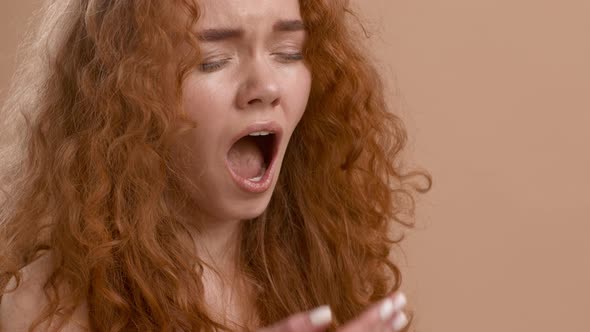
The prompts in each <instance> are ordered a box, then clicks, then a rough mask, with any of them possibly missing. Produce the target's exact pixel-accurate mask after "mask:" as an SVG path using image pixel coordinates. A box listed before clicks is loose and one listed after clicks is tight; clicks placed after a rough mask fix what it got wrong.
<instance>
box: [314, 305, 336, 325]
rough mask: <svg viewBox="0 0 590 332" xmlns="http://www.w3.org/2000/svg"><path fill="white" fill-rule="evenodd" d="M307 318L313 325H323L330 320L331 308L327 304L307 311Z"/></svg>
mask: <svg viewBox="0 0 590 332" xmlns="http://www.w3.org/2000/svg"><path fill="white" fill-rule="evenodd" d="M309 320H310V321H311V325H313V326H324V325H326V324H328V323H330V322H331V321H332V309H330V306H327V305H323V306H321V307H317V308H316V309H314V310H312V311H311V312H310V313H309Z"/></svg>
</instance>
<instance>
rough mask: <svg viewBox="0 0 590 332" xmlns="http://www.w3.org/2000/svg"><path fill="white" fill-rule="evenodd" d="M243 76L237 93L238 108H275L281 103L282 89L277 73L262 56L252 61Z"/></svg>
mask: <svg viewBox="0 0 590 332" xmlns="http://www.w3.org/2000/svg"><path fill="white" fill-rule="evenodd" d="M243 77H244V79H243V81H242V83H241V84H240V86H239V89H238V95H237V104H238V108H240V109H248V108H253V107H258V108H266V107H270V108H274V107H275V106H277V105H279V104H280V94H281V91H280V86H279V82H278V81H277V79H276V73H275V72H274V69H273V68H272V66H271V65H270V64H268V63H267V62H266V61H265V60H264V59H263V58H262V57H257V58H253V59H252V61H250V63H249V64H248V65H247V68H246V69H245V75H244V76H243Z"/></svg>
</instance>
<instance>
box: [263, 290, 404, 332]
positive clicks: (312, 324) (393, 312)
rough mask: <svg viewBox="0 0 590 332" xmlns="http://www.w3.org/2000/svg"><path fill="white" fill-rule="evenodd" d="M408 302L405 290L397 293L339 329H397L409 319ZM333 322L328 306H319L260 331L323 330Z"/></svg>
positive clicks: (387, 331)
mask: <svg viewBox="0 0 590 332" xmlns="http://www.w3.org/2000/svg"><path fill="white" fill-rule="evenodd" d="M405 305H406V297H405V295H404V294H403V293H401V292H398V293H394V294H393V295H391V296H388V297H387V298H385V299H384V300H382V301H380V302H379V303H377V304H374V305H372V306H371V307H369V308H368V309H367V310H365V311H364V312H363V313H362V314H361V315H360V316H359V317H358V318H356V319H354V320H352V321H350V322H348V323H346V324H345V325H344V326H341V327H340V328H339V329H338V332H367V331H371V332H397V331H401V329H403V328H404V327H405V326H406V325H407V324H408V318H407V317H406V315H405V314H404V312H403V311H402V309H403V308H404V307H405ZM331 322H332V311H331V310H330V307H328V306H321V307H318V308H316V309H314V310H312V311H310V312H300V313H297V314H294V315H292V316H290V317H288V318H287V319H285V320H282V321H280V322H278V323H277V324H274V325H272V326H269V327H266V328H263V329H261V330H259V331H258V332H321V331H324V330H326V328H327V327H328V326H329V325H330V323H331Z"/></svg>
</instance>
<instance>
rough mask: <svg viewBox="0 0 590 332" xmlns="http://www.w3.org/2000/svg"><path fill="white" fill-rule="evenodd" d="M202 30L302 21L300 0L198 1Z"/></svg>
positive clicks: (199, 22) (199, 23)
mask: <svg viewBox="0 0 590 332" xmlns="http://www.w3.org/2000/svg"><path fill="white" fill-rule="evenodd" d="M197 3H198V5H199V8H200V9H201V17H200V18H199V21H198V23H197V25H198V26H199V27H201V28H209V27H219V26H238V25H240V26H242V25H249V26H253V25H259V24H264V25H267V23H269V22H271V21H272V22H274V21H276V20H278V19H300V18H301V16H300V12H299V1H298V0H198V2H197Z"/></svg>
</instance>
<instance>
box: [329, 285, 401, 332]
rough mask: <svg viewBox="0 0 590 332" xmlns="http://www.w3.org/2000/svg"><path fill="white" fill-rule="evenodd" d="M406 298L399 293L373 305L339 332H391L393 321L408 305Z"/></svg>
mask: <svg viewBox="0 0 590 332" xmlns="http://www.w3.org/2000/svg"><path fill="white" fill-rule="evenodd" d="M406 302H407V300H406V296H405V295H404V294H403V293H402V292H397V293H395V294H393V295H392V296H389V297H387V298H385V299H384V300H382V301H380V302H378V303H376V304H374V305H372V306H370V307H369V309H367V310H366V311H365V312H364V313H362V314H361V315H360V316H359V317H358V318H357V319H355V320H353V321H351V322H349V323H347V324H346V325H344V326H343V327H341V329H339V330H338V331H339V332H361V331H388V330H391V326H392V319H393V318H394V316H395V315H397V314H398V313H400V312H401V310H402V309H403V308H404V307H405V305H406Z"/></svg>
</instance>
